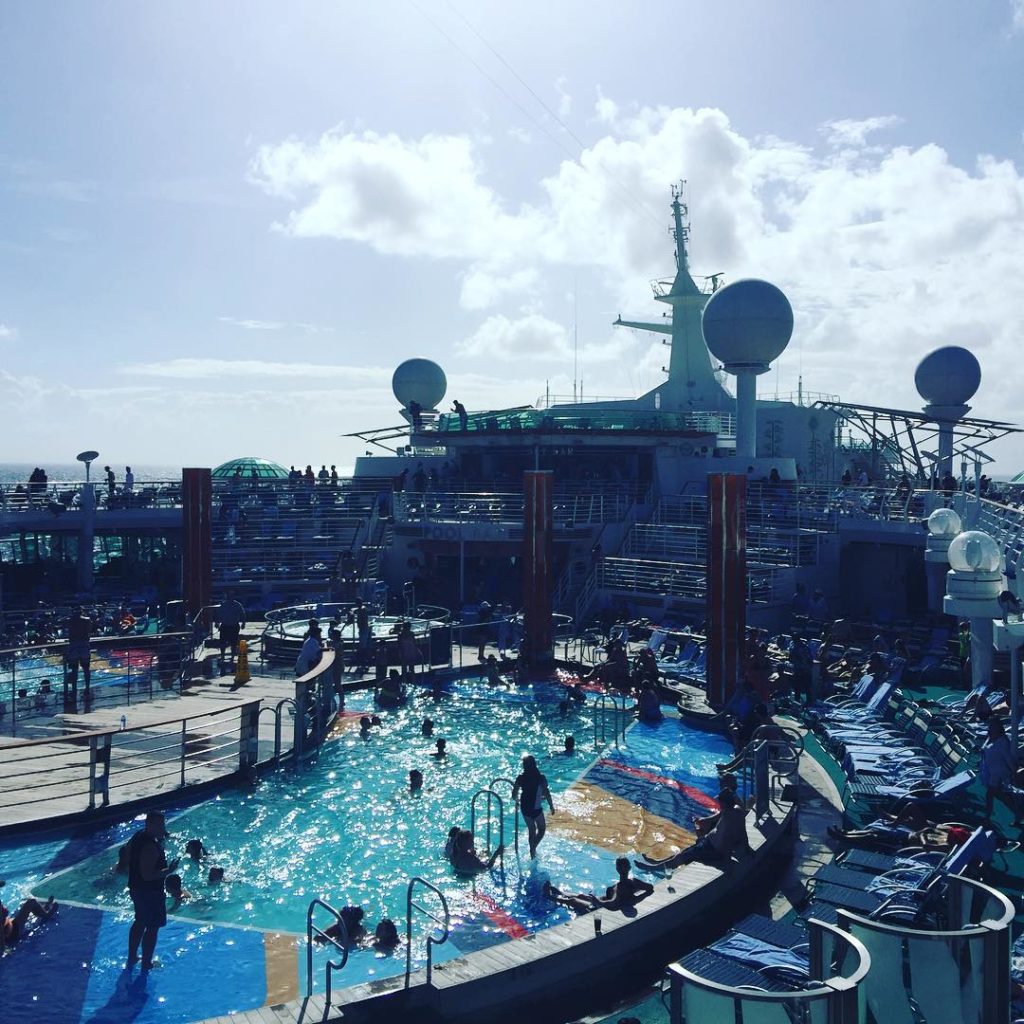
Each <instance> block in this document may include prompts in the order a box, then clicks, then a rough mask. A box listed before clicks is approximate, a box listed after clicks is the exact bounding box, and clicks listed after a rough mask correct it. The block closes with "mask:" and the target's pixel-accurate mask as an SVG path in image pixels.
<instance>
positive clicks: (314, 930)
mask: <svg viewBox="0 0 1024 1024" xmlns="http://www.w3.org/2000/svg"><path fill="white" fill-rule="evenodd" d="M317 907H323V908H324V910H326V911H327V912H328V913H329V914H330V915H331V916H332V917H333V918H334V921H335V923H336V924H337V925H338V927H339V928H340V929H341V934H342V941H340V942H339V941H338V939H336V938H335V937H334V936H333V935H328V934H327V932H326V931H324V930H323V929H321V928H319V927H318V926H317V925H315V924H313V911H314V910H315V909H316V908H317ZM328 927H330V926H328ZM314 934H315V935H316V936H317V937H318V938H320V939H323V941H324V942H329V943H330V944H331V945H332V946H334V948H335V949H337V950H339V951H340V953H341V962H340V963H335V962H334V961H333V960H328V961H327V992H326V994H325V996H324V1002H325V1005H326V1006H328V1007H329V1006H330V1005H331V974H332V973H333V972H334V971H340V970H341V969H342V968H343V967H344V966H345V964H347V963H348V943H349V937H348V928H347V927H346V925H345V919H344V918H343V917H342V916H341V914H340V913H339V912H338V911H337V910H335V909H334V907H332V906H331V905H330V903H325V902H324V901H323V900H322V899H320V897H319V896H318V897H317V898H316V899H315V900H313V901H312V902H311V903H310V904H309V906H308V907H307V908H306V997H307V998H309V997H310V996H311V995H312V994H313V936H314Z"/></svg>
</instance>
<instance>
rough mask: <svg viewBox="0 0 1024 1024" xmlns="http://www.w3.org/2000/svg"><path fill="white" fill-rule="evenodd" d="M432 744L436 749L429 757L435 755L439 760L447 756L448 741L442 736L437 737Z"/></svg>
mask: <svg viewBox="0 0 1024 1024" xmlns="http://www.w3.org/2000/svg"><path fill="white" fill-rule="evenodd" d="M434 746H436V747H437V749H436V750H435V751H434V752H433V753H432V754H431V755H430V756H431V757H436V758H437V759H438V760H439V761H440V760H443V759H444V758H446V757H447V756H448V741H447V740H446V739H445V738H444V737H443V736H439V737H438V739H437V743H435V744H434Z"/></svg>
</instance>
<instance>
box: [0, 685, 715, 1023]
mask: <svg viewBox="0 0 1024 1024" xmlns="http://www.w3.org/2000/svg"><path fill="white" fill-rule="evenodd" d="M564 692H565V691H564V689H562V688H561V687H559V686H554V685H551V684H534V685H533V686H530V687H523V688H520V689H515V690H509V689H493V688H489V687H487V686H486V685H484V684H474V683H463V684H459V685H456V686H454V687H452V688H451V690H450V692H447V693H445V694H444V695H442V696H441V698H440V700H437V701H435V700H434V699H433V698H432V697H431V696H430V694H429V693H425V692H420V693H417V695H416V696H415V697H414V698H413V699H412V700H411V701H410V703H409V704H408V705H406V706H404V707H402V708H399V709H396V710H394V711H390V712H382V713H381V718H382V725H381V726H380V727H379V728H375V729H373V730H372V731H371V734H370V736H369V738H368V739H362V738H360V735H359V730H358V718H359V714H360V713H362V712H364V711H366V712H370V711H371V710H372V708H371V698H370V697H369V695H368V694H360V695H357V696H356V697H354V698H351V699H350V701H349V705H348V708H347V712H348V714H347V716H346V718H345V719H343V720H342V722H341V727H340V730H339V735H338V738H337V739H336V740H335V741H334V742H332V743H329V744H328V745H327V746H325V747H324V748H323V750H322V752H321V754H320V759H319V762H318V763H317V764H315V765H313V766H312V767H311V768H309V769H308V770H304V771H302V772H292V771H286V772H280V773H277V774H275V775H274V776H272V777H270V778H268V779H267V780H265V781H264V782H263V783H261V784H260V786H259V787H258V788H257V789H255V790H253V791H251V792H248V793H238V792H232V793H229V794H225V795H223V796H221V797H219V798H217V799H214V800H210V801H207V802H204V803H202V804H199V805H197V806H195V807H192V808H189V809H186V810H184V811H183V812H181V813H179V814H176V815H174V816H173V817H172V818H171V820H170V822H169V828H170V831H171V832H172V838H171V839H170V840H168V844H167V847H168V853H169V855H173V854H177V853H178V852H181V851H183V849H184V845H185V842H186V841H187V840H188V839H190V838H201V839H202V840H203V842H204V844H205V845H206V847H207V849H208V850H209V851H210V859H209V861H208V863H207V864H203V865H198V864H191V863H183V866H182V871H181V873H182V875H183V879H184V884H185V888H186V889H187V890H189V891H190V893H191V894H192V896H193V899H192V900H190V901H189V902H187V903H185V904H184V905H183V906H182V908H181V909H180V911H178V912H177V914H176V915H175V917H174V919H173V920H172V923H171V925H169V926H168V929H167V930H165V932H164V933H162V934H161V937H160V944H159V948H158V953H159V955H160V957H161V959H162V961H163V964H164V966H163V968H162V969H161V970H160V971H154V972H153V973H152V974H151V975H150V976H149V977H148V978H147V979H146V981H145V985H144V986H143V992H142V995H144V996H145V998H141V999H140V993H139V991H138V986H139V985H140V984H142V983H141V982H140V981H139V980H138V979H133V978H130V977H127V976H123V975H122V972H121V970H120V968H121V960H122V957H123V955H124V943H125V934H126V930H127V924H128V920H129V917H130V910H129V902H128V899H127V894H126V893H125V892H124V889H123V879H122V878H119V877H118V876H116V875H115V874H114V871H113V867H114V863H115V860H116V848H117V845H118V844H119V843H120V842H122V841H123V839H124V838H125V836H127V835H128V834H130V831H131V829H130V828H127V827H124V828H118V829H104V830H101V831H100V832H98V833H94V834H91V835H88V836H81V837H78V838H77V839H74V840H71V841H68V842H67V843H66V844H65V845H63V846H62V845H61V844H59V843H50V844H37V846H36V847H34V848H28V847H23V848H19V849H12V850H10V851H6V850H0V857H2V862H0V863H2V867H0V877H7V878H9V879H10V878H12V876H14V878H15V879H16V880H17V883H18V885H17V888H18V889H20V890H22V891H23V892H27V891H29V890H32V891H34V892H36V893H38V894H40V895H44V896H48V895H50V894H53V895H55V896H56V897H57V899H58V901H60V902H61V903H63V904H64V906H65V908H66V909H67V911H68V914H67V915H65V921H66V919H67V917H74V918H76V919H78V918H80V917H83V916H84V919H83V920H77V921H76V925H75V926H74V928H66V927H65V921H61V920H58V921H57V922H55V923H53V924H50V925H47V926H46V927H44V928H43V929H41V930H40V932H39V934H38V935H36V936H34V937H32V938H30V939H29V940H28V941H26V942H25V943H24V944H23V946H22V947H19V949H17V950H16V952H15V954H14V956H17V957H19V958H21V957H22V956H23V955H24V956H25V958H26V959H29V958H32V962H35V963H39V962H45V961H46V960H48V959H49V958H50V957H51V956H53V957H61V958H63V960H71V962H79V963H86V964H89V965H90V966H89V968H88V969H86V970H85V973H86V975H87V976H88V977H87V978H86V982H85V984H84V985H83V986H82V992H81V996H80V999H79V1000H78V1004H77V1005H78V1010H77V1012H76V1010H75V1007H74V1005H69V1006H68V1007H67V1009H66V1010H62V1014H63V1015H62V1016H60V1017H56V1016H50V1015H49V1014H47V1018H48V1019H52V1020H58V1019H59V1020H68V1021H76V1022H77V1021H96V1022H98V1021H101V1020H106V1019H110V1020H114V1019H125V1017H124V1016H122V1017H115V1016H113V1015H112V1014H113V1008H112V1007H111V1008H108V1010H106V1011H103V1013H105V1014H106V1016H104V1015H102V1014H101V1015H100V1016H97V1013H99V1012H100V1011H101V1010H103V1007H105V1006H108V1004H109V1003H110V1001H111V1000H112V999H113V1000H114V1003H115V1004H116V1006H117V1007H119V1011H118V1012H121V1011H122V1010H123V1011H126V1012H127V1011H129V1010H130V1013H131V1016H130V1017H129V1018H128V1019H133V1020H138V1021H140V1022H143V1024H147V1022H150V1021H152V1022H153V1024H158V1022H159V1024H171V1022H177V1021H186V1020H195V1019H197V1018H198V1017H202V1016H210V1015H213V1014H222V1013H225V1012H228V1009H244V1008H251V1007H255V1006H259V1005H262V1003H263V1002H267V1001H270V1002H275V1001H282V1000H283V999H285V998H295V997H297V996H298V995H300V994H301V993H300V992H299V991H298V980H297V979H298V978H299V977H300V976H302V975H300V973H299V970H300V962H301V960H302V958H303V957H304V939H302V938H300V936H302V935H304V932H305V921H306V908H307V906H308V904H309V902H310V900H311V899H313V898H314V897H316V896H322V897H324V898H325V899H326V900H327V901H328V902H330V903H332V904H333V905H335V906H337V907H341V906H344V905H346V904H354V905H359V906H362V907H363V908H364V909H365V912H366V922H367V923H368V925H369V927H370V929H371V930H372V927H373V925H374V924H375V923H376V922H377V921H378V920H379V919H380V918H381V917H384V916H388V917H391V918H392V919H394V920H395V921H396V923H397V924H398V926H399V930H400V931H402V932H404V920H405V889H406V885H407V883H408V879H409V878H410V877H411V876H412V875H419V876H421V877H423V878H425V879H427V880H428V881H430V882H432V883H433V884H435V885H437V886H438V887H439V888H440V889H441V890H442V891H443V892H444V893H445V895H446V897H447V898H448V900H449V903H450V906H451V910H452V915H453V928H452V935H451V939H450V940H449V942H448V943H447V944H446V945H444V946H442V947H440V948H439V949H438V950H437V951H436V955H437V959H438V960H439V961H441V960H444V959H447V958H450V957H454V956H459V955H461V954H462V953H466V952H469V951H472V950H474V949H480V948H483V947H486V946H489V945H493V944H495V943H498V942H504V941H509V940H514V939H517V938H520V937H522V936H525V935H527V934H529V933H530V932H532V931H536V930H538V929H540V928H546V927H549V926H551V925H554V924H557V923H559V922H561V921H564V920H566V919H567V918H568V916H569V912H568V911H566V910H565V909H564V908H561V907H558V906H556V905H554V904H552V903H550V902H549V901H547V900H545V899H544V898H543V896H542V893H541V889H542V886H543V883H544V882H545V881H547V880H549V879H550V880H551V881H552V882H554V883H555V884H557V885H559V886H561V887H563V888H566V889H571V890H576V889H587V890H589V889H596V890H597V891H599V892H600V891H603V889H604V887H605V886H607V885H608V884H610V882H611V881H612V879H613V877H614V867H613V863H614V859H615V857H616V856H619V855H621V854H627V855H630V854H636V853H637V852H644V853H648V854H651V853H653V854H658V853H661V852H665V850H667V845H666V844H668V843H674V844H676V845H680V844H685V843H687V842H689V841H692V835H691V833H690V826H691V824H692V818H693V817H694V816H695V815H698V814H702V813H706V810H707V809H708V808H709V807H712V806H714V804H713V801H712V800H711V798H710V796H709V794H710V793H712V792H716V790H717V773H716V770H715V762H716V761H721V760H723V759H724V758H725V757H726V756H727V754H728V752H729V751H728V747H727V744H726V743H725V742H724V741H723V740H722V739H721V738H720V737H717V736H709V735H707V734H703V733H696V732H694V731H692V730H689V729H687V728H686V727H684V726H682V725H681V724H680V723H679V722H678V721H676V720H667V721H665V722H663V723H661V724H660V725H658V726H646V725H634V726H632V727H631V728H630V729H629V731H628V732H627V734H626V737H625V739H624V740H623V741H620V743H619V745H618V746H617V747H616V746H614V745H612V746H607V747H605V748H603V749H601V750H596V749H595V747H594V743H593V738H594V728H593V725H594V716H595V714H596V713H598V712H597V711H596V708H595V703H594V701H593V700H590V701H588V703H587V704H585V705H583V706H582V707H580V708H578V709H574V710H571V711H570V712H569V714H568V716H567V717H563V715H562V713H561V711H560V709H559V705H558V702H559V700H560V699H561V698H562V697H563V696H564ZM427 715H429V717H431V718H432V719H433V721H434V736H435V737H437V736H443V737H445V738H446V739H447V740H448V749H449V755H448V757H446V758H445V759H444V761H443V762H438V761H435V759H433V758H432V757H431V756H430V753H431V751H432V750H433V749H434V741H433V740H432V739H425V738H424V737H423V736H422V735H421V730H420V724H421V722H422V719H423V718H424V716H427ZM567 734H572V735H574V736H575V738H576V741H577V744H578V751H579V752H578V753H577V754H576V755H575V756H573V757H568V756H565V755H564V754H562V753H558V752H559V751H561V750H562V747H563V740H564V737H565V736H566V735H567ZM527 753H532V754H533V755H534V756H536V757H537V759H538V762H539V764H540V767H541V770H542V771H543V772H544V773H545V774H546V775H547V777H548V781H549V784H550V786H551V789H552V793H553V795H554V798H555V806H556V808H557V813H556V814H555V815H553V816H551V817H550V819H549V832H548V835H547V837H546V838H545V840H544V842H543V844H542V846H541V848H540V852H539V855H538V858H537V859H536V860H535V861H531V860H530V859H529V857H528V853H527V849H526V843H525V833H524V837H523V842H522V844H521V846H522V849H521V853H520V856H519V857H517V856H516V854H515V851H514V850H513V849H512V831H511V827H512V821H511V816H512V809H511V807H507V809H506V843H507V845H508V850H507V852H506V855H505V859H504V870H503V871H502V870H499V869H498V868H497V867H496V869H495V870H494V871H492V872H490V873H486V874H484V875H481V876H478V877H477V878H476V879H475V880H473V881H469V880H464V879H460V878H458V877H457V876H456V875H455V874H454V872H453V871H452V870H451V868H450V867H449V866H448V864H447V862H446V861H445V860H444V858H443V855H442V849H443V846H444V840H445V836H446V833H447V831H448V828H449V827H450V826H451V825H459V826H463V827H467V826H468V824H469V806H470V800H471V798H472V796H473V794H474V793H475V792H476V791H477V790H479V789H481V788H484V787H486V786H487V785H488V784H489V783H490V782H491V781H492V780H493V779H495V778H501V777H504V778H514V776H515V775H516V774H517V773H518V771H519V762H520V759H521V757H522V756H523V755H524V754H527ZM411 768H419V769H420V770H421V771H423V773H424V775H425V786H424V791H423V793H422V794H421V795H420V796H418V797H412V796H410V795H409V793H408V772H409V770H410V769H411ZM498 792H499V793H500V794H501V795H503V796H504V795H505V794H506V793H507V792H508V789H507V787H499V789H498ZM136 827H137V826H136ZM477 832H478V834H477V841H478V844H482V843H483V838H484V837H483V830H482V828H481V827H480V826H479V825H478V830H477ZM210 864H217V865H220V866H223V867H225V869H226V872H227V880H226V882H225V883H223V884H221V885H219V886H209V885H207V883H206V881H205V876H206V869H207V867H208V866H209V865H210ZM4 872H7V874H6V875H4V874H3V873H4ZM10 888H12V889H13V888H15V886H14V884H13V883H12V884H11V886H10ZM6 892H7V891H6V890H5V893H6ZM14 895H15V894H14V893H11V894H10V895H9V896H6V897H5V902H7V903H8V904H10V903H12V902H14V898H13V897H14ZM19 895H20V893H19ZM62 913H63V911H62ZM90 922H91V923H90ZM74 932H79V933H80V934H81V935H84V936H85V939H84V943H85V946H86V947H87V952H88V954H89V955H87V956H83V953H82V950H81V948H80V947H81V946H82V944H83V940H81V939H79V941H78V942H77V945H76V942H75V941H73V940H74V935H73V933H74ZM90 936H91V938H90ZM90 942H91V943H92V945H91V947H90V946H89V943H90ZM33 947H34V951H33ZM50 947H52V952H51V950H50ZM414 951H415V952H417V953H419V952H420V951H419V950H418V949H414ZM326 955H327V954H326V952H325V951H318V954H317V957H318V960H319V961H320V962H323V961H324V960H325V959H326ZM8 962H11V961H8ZM404 966H405V951H404V949H400V950H398V951H397V952H396V954H394V955H392V956H387V957H383V956H380V955H377V954H375V953H374V952H373V951H370V950H356V951H354V952H353V954H352V956H351V957H350V959H349V963H348V965H347V966H346V968H345V970H344V972H343V973H342V975H341V976H340V978H339V979H338V980H337V982H336V984H342V985H350V984H355V983H357V982H360V981H365V980H368V979H371V978H380V977H386V976H389V975H394V974H398V973H401V972H402V971H403V970H404ZM197 971H198V972H199V973H198V974H197ZM7 973H8V972H5V971H0V999H3V1000H4V1005H5V1006H7V1007H8V1009H9V1011H10V1013H15V1014H16V1013H17V1012H22V1008H24V1012H25V1014H26V1016H25V1019H29V1017H30V1016H31V1008H32V1005H33V1004H32V1002H31V997H32V995H33V992H32V991H31V989H32V988H33V986H32V985H30V986H29V989H30V991H29V992H28V993H27V994H26V993H25V992H24V991H22V990H21V989H20V988H19V987H14V986H11V987H10V988H8V986H7V984H6V983H5V978H4V975H6V974H7ZM20 973H21V971H19V974H20ZM32 974H34V972H32V973H30V974H29V975H28V980H30V981H34V980H35V979H34V978H32ZM206 975H208V976H209V978H210V979H211V984H212V985H213V987H214V988H215V989H216V990H218V991H219V992H220V994H221V995H220V999H221V1002H220V1004H219V1005H217V1006H213V1007H212V1008H211V1007H210V1005H209V1003H210V994H209V993H208V992H200V991H199V984H198V979H199V978H200V977H203V976H206ZM317 976H318V979H322V971H320V970H318V971H317ZM21 980H22V982H24V981H25V980H26V977H24V976H23V977H22V979H21ZM39 981H40V984H41V983H42V976H41V977H40V979H39ZM133 986H134V988H133ZM71 987H72V988H73V987H74V986H71ZM36 988H37V989H38V986H36ZM119 993H120V995H119ZM34 994H35V995H39V994H40V992H39V991H38V990H37V991H36V992H35V993H34ZM12 1000H13V1002H12ZM136 1002H138V1003H139V1005H138V1006H137V1007H136V1006H135V1003H136ZM229 1004H230V1005H229ZM34 1005H35V1007H36V1009H37V1010H38V1009H39V1005H38V1003H36V1004H34ZM10 1013H9V1015H8V1019H10V1020H15V1019H18V1018H17V1016H16V1015H15V1016H11V1015H10Z"/></svg>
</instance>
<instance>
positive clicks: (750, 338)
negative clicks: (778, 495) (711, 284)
mask: <svg viewBox="0 0 1024 1024" xmlns="http://www.w3.org/2000/svg"><path fill="white" fill-rule="evenodd" d="M701 328H702V330H703V332H704V341H705V343H706V344H707V346H708V348H709V349H710V350H711V353H712V355H714V356H716V357H717V358H718V359H720V360H721V361H722V362H723V363H724V364H725V369H726V371H727V372H729V373H731V374H734V375H735V377H736V455H737V457H739V458H743V459H753V458H756V457H757V376H758V374H761V373H766V372H767V371H768V369H769V366H770V364H771V361H772V360H773V359H775V358H777V357H778V356H779V355H781V354H782V352H783V350H784V349H785V347H786V346H787V345H788V344H789V339H790V338H791V337H792V334H793V308H792V306H790V304H789V300H788V299H787V298H786V296H785V295H783V293H782V292H781V291H780V290H779V289H778V288H776V287H775V285H773V284H769V283H768V282H767V281H759V280H757V279H756V278H748V279H746V280H743V281H736V282H734V283H733V284H730V285H727V286H726V287H725V288H723V289H721V291H718V292H715V294H714V295H712V296H711V299H710V300H709V302H708V304H707V305H706V306H705V307H704V316H703V318H702V321H701Z"/></svg>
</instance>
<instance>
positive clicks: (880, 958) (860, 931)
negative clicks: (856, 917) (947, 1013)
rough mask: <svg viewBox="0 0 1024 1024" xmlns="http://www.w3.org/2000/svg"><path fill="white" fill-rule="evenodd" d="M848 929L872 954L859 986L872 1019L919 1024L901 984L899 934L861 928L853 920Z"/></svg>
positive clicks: (901, 959)
mask: <svg viewBox="0 0 1024 1024" xmlns="http://www.w3.org/2000/svg"><path fill="white" fill-rule="evenodd" d="M849 932H850V934H851V935H853V936H854V938H857V939H860V941H861V942H863V943H864V945H865V946H866V947H867V951H868V954H869V955H870V957H871V970H870V971H869V972H868V975H867V977H866V978H865V979H864V981H863V983H862V988H863V989H864V993H865V997H866V1000H867V1005H868V1009H869V1010H870V1011H871V1013H872V1014H873V1015H874V1017H875V1020H877V1021H885V1024H918V1017H917V1015H916V1014H915V1013H914V1010H913V1007H912V1006H911V1003H910V999H909V998H908V996H907V990H906V987H905V986H904V984H903V939H902V937H901V936H900V935H896V934H889V933H885V932H880V931H877V930H875V929H873V928H864V927H861V926H859V925H858V924H857V923H856V922H851V924H850V927H849Z"/></svg>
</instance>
